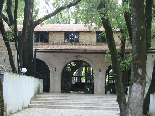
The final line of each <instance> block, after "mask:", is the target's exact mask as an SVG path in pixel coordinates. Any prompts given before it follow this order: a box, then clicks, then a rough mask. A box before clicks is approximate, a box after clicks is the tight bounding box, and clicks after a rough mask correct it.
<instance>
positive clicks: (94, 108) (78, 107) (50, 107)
mask: <svg viewBox="0 0 155 116" xmlns="http://www.w3.org/2000/svg"><path fill="white" fill-rule="evenodd" d="M29 108H49V109H81V110H109V111H119V108H118V107H101V106H81V105H78V106H75V105H44V104H43V105H41V104H30V105H29Z"/></svg>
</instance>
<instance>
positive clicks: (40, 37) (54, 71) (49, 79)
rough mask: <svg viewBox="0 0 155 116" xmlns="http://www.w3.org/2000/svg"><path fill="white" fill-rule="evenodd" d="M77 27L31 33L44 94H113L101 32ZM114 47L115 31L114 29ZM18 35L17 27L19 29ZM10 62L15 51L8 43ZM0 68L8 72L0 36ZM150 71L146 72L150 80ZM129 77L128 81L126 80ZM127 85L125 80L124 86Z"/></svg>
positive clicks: (48, 27)
mask: <svg viewBox="0 0 155 116" xmlns="http://www.w3.org/2000/svg"><path fill="white" fill-rule="evenodd" d="M94 29H96V27H94V26H92V27H91V28H89V27H85V26H84V25H77V24H47V25H42V26H41V25H39V26H37V27H36V28H35V30H34V71H35V75H34V76H36V77H37V78H42V79H43V81H44V92H52V93H61V92H80V93H81V92H82V93H94V94H105V93H106V91H107V90H105V89H107V88H106V86H107V85H110V91H111V93H116V90H115V87H114V83H115V81H114V78H113V75H111V74H112V69H111V61H110V60H108V61H107V60H106V59H107V58H106V52H107V51H108V46H107V40H106V38H105V36H104V33H102V32H103V31H104V29H102V28H101V29H96V30H95V31H94ZM114 30H115V33H114V37H115V41H116V45H117V44H119V36H120V31H119V29H114ZM19 31H21V27H20V26H19ZM11 46H12V51H13V56H14V60H15V61H17V60H16V56H17V55H16V51H15V48H14V43H11ZM0 54H1V59H0V65H3V66H4V67H5V68H6V70H7V71H11V70H10V69H11V67H10V65H9V59H8V55H7V50H6V47H5V45H4V42H3V41H2V36H0ZM148 58H149V60H148V65H149V66H148V67H149V68H150V69H151V68H153V66H152V62H153V61H154V60H155V56H154V53H153V50H151V52H150V53H149V54H148ZM151 71H152V70H148V75H149V76H150V77H151V75H150V74H151V73H152V72H151ZM129 78H130V77H128V79H129ZM127 83H128V84H129V80H128V82H127Z"/></svg>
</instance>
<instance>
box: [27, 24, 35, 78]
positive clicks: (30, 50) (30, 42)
mask: <svg viewBox="0 0 155 116" xmlns="http://www.w3.org/2000/svg"><path fill="white" fill-rule="evenodd" d="M33 32H34V23H33V22H32V21H31V25H30V30H29V36H28V44H27V48H28V66H27V69H28V71H27V75H28V76H32V75H33Z"/></svg>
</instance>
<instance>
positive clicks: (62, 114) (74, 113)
mask: <svg viewBox="0 0 155 116" xmlns="http://www.w3.org/2000/svg"><path fill="white" fill-rule="evenodd" d="M10 116H119V112H118V111H105V110H78V109H46V108H27V109H25V110H22V111H20V112H18V113H15V114H13V115H10Z"/></svg>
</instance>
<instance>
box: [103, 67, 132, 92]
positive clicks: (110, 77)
mask: <svg viewBox="0 0 155 116" xmlns="http://www.w3.org/2000/svg"><path fill="white" fill-rule="evenodd" d="M130 77H131V70H128V71H127V72H126V73H125V75H123V76H122V78H123V79H122V81H124V82H123V83H125V88H124V89H125V93H126V94H127V93H128V92H129V86H130ZM105 79H106V80H105V94H116V88H115V79H114V73H113V69H112V65H110V66H109V67H108V69H107V70H106V78H105Z"/></svg>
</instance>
